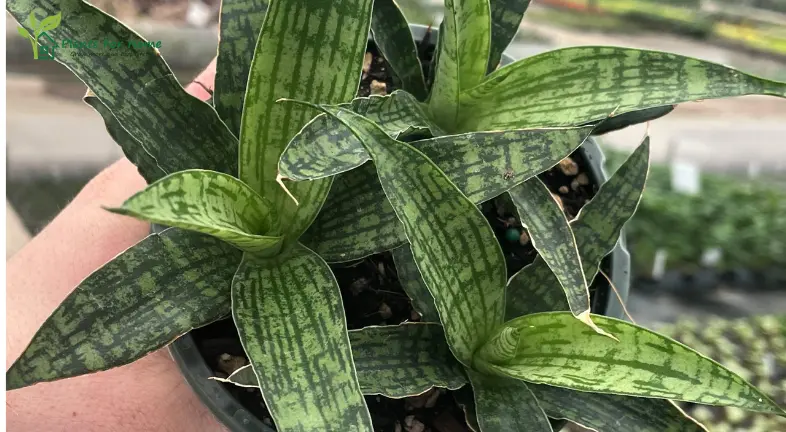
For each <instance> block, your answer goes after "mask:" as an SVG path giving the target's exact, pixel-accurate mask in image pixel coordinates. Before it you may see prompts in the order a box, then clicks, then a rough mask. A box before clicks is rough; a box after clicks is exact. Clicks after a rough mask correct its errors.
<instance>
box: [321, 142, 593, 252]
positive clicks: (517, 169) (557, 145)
mask: <svg viewBox="0 0 786 432" xmlns="http://www.w3.org/2000/svg"><path fill="white" fill-rule="evenodd" d="M590 131H591V127H583V128H568V129H542V130H538V129H533V130H510V131H499V132H472V133H467V134H461V135H448V136H443V137H438V138H433V139H428V140H421V141H416V142H414V143H412V146H414V147H415V148H417V149H418V150H419V151H421V152H423V153H424V154H425V155H426V156H428V157H429V158H430V159H431V160H432V161H433V162H434V163H435V164H437V166H438V167H439V168H440V169H441V170H442V171H443V172H444V173H445V174H446V175H447V176H448V178H449V179H450V180H451V182H453V184H455V185H456V186H458V188H459V189H460V190H461V191H462V192H463V193H464V195H466V196H467V197H468V198H469V199H470V200H472V201H473V202H474V203H476V204H480V203H481V202H484V201H487V200H489V199H492V198H494V197H496V196H498V195H499V194H501V193H503V192H505V191H506V190H508V189H510V188H511V187H513V186H515V185H516V184H518V183H521V182H523V181H525V180H527V179H529V178H531V177H533V176H535V175H537V174H539V173H541V172H543V171H545V170H547V169H549V168H550V167H552V166H554V165H556V164H557V163H558V162H559V161H560V160H561V159H563V158H564V157H565V156H567V155H568V154H570V153H571V152H572V151H573V150H575V149H576V148H578V147H579V145H580V144H581V143H582V142H583V141H584V139H585V138H586V137H587V136H588V135H589V133H590ZM393 213H394V212H393V209H392V208H391V207H390V205H389V204H388V203H387V199H386V198H385V195H384V194H383V193H382V191H381V189H380V185H379V181H378V180H377V179H376V176H375V174H374V171H373V168H371V167H360V168H358V169H355V170H353V171H350V172H347V173H344V174H342V175H341V176H339V177H338V178H337V180H336V185H335V187H334V190H333V192H332V193H331V194H330V196H329V198H328V200H327V202H326V203H325V206H324V208H323V210H322V212H321V213H320V215H319V217H318V218H317V220H316V221H315V223H314V226H312V227H311V229H310V231H309V233H308V244H309V245H311V246H312V247H313V248H314V250H315V251H316V252H317V253H319V254H320V255H321V256H322V257H324V258H325V259H326V260H328V261H348V260H352V259H357V258H361V257H364V256H367V255H370V254H373V253H378V252H383V251H386V250H390V249H393V248H395V247H398V246H400V245H402V244H404V243H406V238H405V236H404V233H403V232H402V231H401V229H400V225H399V222H398V220H397V218H395V215H394V214H393Z"/></svg>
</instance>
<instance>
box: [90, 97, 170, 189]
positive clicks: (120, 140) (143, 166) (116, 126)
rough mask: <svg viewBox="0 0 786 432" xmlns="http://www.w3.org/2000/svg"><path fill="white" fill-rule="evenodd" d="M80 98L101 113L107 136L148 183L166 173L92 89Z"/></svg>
mask: <svg viewBox="0 0 786 432" xmlns="http://www.w3.org/2000/svg"><path fill="white" fill-rule="evenodd" d="M82 100H84V101H85V103H87V104H88V105H90V106H91V107H93V109H94V110H96V112H97V113H98V114H100V115H101V117H102V118H103V119H104V126H106V130H107V132H109V136H111V137H112V139H113V140H115V142H116V143H117V145H119V146H120V148H121V149H122V150H123V154H124V155H125V156H126V157H127V158H128V160H130V161H131V163H133V164H134V165H136V167H137V170H138V171H139V174H141V175H142V177H143V178H144V179H145V181H147V183H148V184H151V183H153V182H155V181H156V180H159V179H161V178H162V177H164V176H166V173H165V172H164V171H163V170H162V169H161V168H160V167H159V166H158V163H157V162H156V160H155V158H154V157H153V156H151V155H150V154H149V153H148V152H146V151H145V149H144V147H142V144H140V142H139V141H138V140H137V139H136V138H134V137H133V136H131V135H130V134H129V133H128V132H127V131H126V130H125V129H123V126H122V125H120V122H118V121H117V118H115V115H114V114H112V112H111V111H109V108H107V107H106V105H104V104H103V103H102V102H101V101H100V100H99V99H98V98H97V97H96V96H95V94H94V93H93V92H92V91H90V90H88V91H87V94H86V95H85V97H84V98H82Z"/></svg>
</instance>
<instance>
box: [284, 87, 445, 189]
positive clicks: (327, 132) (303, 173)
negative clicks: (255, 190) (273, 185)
mask: <svg viewBox="0 0 786 432" xmlns="http://www.w3.org/2000/svg"><path fill="white" fill-rule="evenodd" d="M340 106H341V107H343V108H347V109H351V110H352V111H354V112H356V113H358V114H362V115H363V116H365V117H366V118H368V119H369V120H372V121H373V122H374V123H376V124H377V125H379V126H380V127H381V128H382V129H383V130H384V131H385V132H387V133H388V134H389V135H390V136H392V137H393V138H398V137H400V136H401V135H403V134H407V133H410V132H414V131H429V130H430V131H431V133H432V134H433V135H439V134H441V133H442V132H441V131H440V130H439V128H437V127H436V126H434V125H433V124H432V123H431V122H430V121H429V120H428V118H427V117H426V114H425V113H424V112H423V109H422V108H421V107H420V104H419V103H418V101H417V99H415V98H414V96H412V95H411V94H409V93H406V92H404V91H401V90H397V91H395V92H393V93H391V94H390V95H388V96H371V97H367V98H356V99H354V100H353V101H352V103H348V104H341V105H340ZM368 160H369V156H368V152H366V149H365V148H363V145H362V144H361V143H360V141H359V140H358V138H357V137H356V136H355V135H354V134H353V133H352V131H350V130H349V129H348V128H347V127H346V126H344V125H343V124H341V122H340V121H338V120H336V119H334V118H333V117H330V116H327V115H325V114H320V115H319V116H317V117H316V118H314V119H313V120H312V121H311V122H309V123H308V124H307V125H306V126H305V127H304V128H303V129H302V130H301V131H300V132H298V134H297V135H295V137H294V138H292V140H291V141H290V142H289V144H288V145H287V147H286V149H284V152H283V153H282V154H281V160H280V161H279V165H278V171H279V174H280V175H281V177H283V178H286V179H291V180H315V179H320V178H323V177H329V176H332V175H336V174H339V173H342V172H345V171H349V170H351V169H353V168H356V167H358V166H360V165H362V164H363V163H364V162H366V161H368Z"/></svg>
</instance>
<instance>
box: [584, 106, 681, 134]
mask: <svg viewBox="0 0 786 432" xmlns="http://www.w3.org/2000/svg"><path fill="white" fill-rule="evenodd" d="M674 108H675V105H666V106H661V107H655V108H647V109H643V110H640V111H631V112H629V113H625V114H621V115H615V116H612V117H609V118H607V119H605V120H602V121H600V123H597V126H596V127H595V130H593V131H592V134H593V135H603V134H606V133H609V132H614V131H616V130H620V129H624V128H626V127H628V126H632V125H635V124H639V123H645V122H648V121H652V120H656V119H659V118H661V117H663V116H665V115H666V114H668V113H670V112H672V111H674Z"/></svg>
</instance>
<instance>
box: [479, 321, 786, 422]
mask: <svg viewBox="0 0 786 432" xmlns="http://www.w3.org/2000/svg"><path fill="white" fill-rule="evenodd" d="M592 320H593V321H594V322H595V323H596V324H598V326H600V327H601V328H603V329H606V330H607V331H609V332H610V333H611V334H613V335H614V336H616V337H617V338H619V341H617V340H614V339H611V338H609V337H605V336H602V335H599V334H597V333H595V331H593V330H592V329H590V328H589V327H587V326H586V325H584V324H583V323H581V322H579V321H578V320H576V319H575V318H574V317H573V316H572V315H571V314H570V313H569V312H545V313H537V314H532V315H525V316H523V317H519V318H516V319H514V320H512V321H508V322H507V323H505V324H504V325H503V326H502V328H507V327H513V328H516V329H518V330H519V336H520V343H519V344H518V350H517V353H516V356H515V357H514V358H512V359H511V358H508V359H504V360H502V361H498V360H497V359H494V358H490V357H488V356H483V355H479V356H477V357H476V358H475V361H474V363H473V364H474V366H475V367H476V368H478V370H479V371H483V372H486V373H492V374H498V375H500V376H507V377H511V378H517V379H520V380H523V381H527V382H532V383H537V384H547V385H552V386H557V387H564V388H570V389H574V390H579V391H588V392H595V393H610V394H622V395H629V396H637V397H649V398H658V399H673V400H681V401H687V402H695V403H701V404H708V405H727V406H735V407H739V408H743V409H747V410H751V411H759V412H766V413H773V414H779V415H783V416H786V412H784V411H783V410H781V409H780V408H779V407H778V406H777V405H776V404H775V402H773V401H772V400H771V399H770V398H769V397H768V396H767V395H765V394H763V393H762V392H760V391H759V390H758V389H756V388H755V387H753V386H752V385H750V384H748V383H747V382H746V381H745V380H744V379H743V378H741V377H740V376H739V375H737V374H735V373H733V372H731V371H730V370H728V369H726V368H724V367H723V366H721V365H720V364H718V363H716V362H714V361H712V360H710V359H709V358H707V357H704V356H702V355H701V354H699V353H697V352H696V351H693V350H692V349H690V348H688V347H686V346H685V345H682V344H681V343H679V342H677V341H674V340H672V339H669V338H667V337H666V336H662V335H659V334H657V333H655V332H653V331H651V330H648V329H645V328H643V327H639V326H636V325H634V324H631V323H628V322H625V321H621V320H618V319H614V318H608V317H604V316H600V315H593V316H592ZM502 328H500V330H498V331H502ZM492 340H493V339H492ZM484 352H490V351H489V350H484V349H481V350H480V351H479V353H484Z"/></svg>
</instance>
